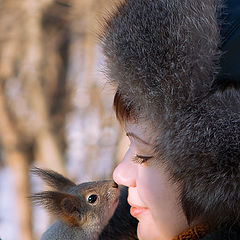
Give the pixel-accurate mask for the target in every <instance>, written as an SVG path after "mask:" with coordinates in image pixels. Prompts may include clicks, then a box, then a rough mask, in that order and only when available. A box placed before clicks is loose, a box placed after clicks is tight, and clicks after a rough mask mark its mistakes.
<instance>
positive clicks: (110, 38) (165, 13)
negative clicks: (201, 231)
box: [102, 0, 240, 226]
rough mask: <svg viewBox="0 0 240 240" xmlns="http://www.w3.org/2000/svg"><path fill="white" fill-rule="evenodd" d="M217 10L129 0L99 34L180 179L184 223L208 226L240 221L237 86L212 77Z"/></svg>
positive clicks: (214, 5)
mask: <svg viewBox="0 0 240 240" xmlns="http://www.w3.org/2000/svg"><path fill="white" fill-rule="evenodd" d="M221 9H222V6H221V1H219V0H204V1H199V0H191V1H188V0H126V3H125V4H121V6H120V7H118V9H117V11H116V13H115V14H114V15H113V16H112V17H111V18H110V19H109V20H108V22H107V24H106V29H105V34H104V36H103V38H102V45H103V50H104V54H105V56H106V63H107V69H106V73H107V76H108V78H109V79H110V81H111V82H112V83H113V84H115V85H117V91H118V92H119V93H120V94H121V95H122V97H123V99H124V101H125V105H126V107H127V106H128V105H130V106H131V107H133V108H134V111H135V114H136V115H137V116H143V117H145V118H146V119H147V120H150V121H151V123H152V125H153V126H154V127H155V129H156V131H157V132H158V137H157V140H156V145H155V149H156V154H157V156H158V157H157V159H158V162H159V163H163V165H164V166H166V168H167V169H168V171H169V172H170V173H171V176H172V180H173V181H174V182H177V183H178V184H179V185H180V187H179V193H180V196H179V198H180V202H181V204H182V207H183V210H184V212H185V214H186V217H187V219H188V221H189V223H190V222H192V221H193V220H194V219H198V218H199V217H200V218H201V217H202V218H203V220H206V221H208V222H209V223H210V225H211V226H219V225H221V224H223V223H225V222H232V221H234V223H238V222H239V221H240V204H239V201H240V93H239V89H238V88H234V84H230V85H229V86H228V85H225V86H224V88H223V86H221V85H220V84H221V83H220V82H218V81H216V76H217V73H218V72H219V62H220V58H221V54H220V51H219V49H220V44H221V42H220V30H219V28H220V25H221V24H220V22H219V19H218V16H219V12H220V11H221ZM216 83H217V84H219V85H216ZM225 84H226V81H225Z"/></svg>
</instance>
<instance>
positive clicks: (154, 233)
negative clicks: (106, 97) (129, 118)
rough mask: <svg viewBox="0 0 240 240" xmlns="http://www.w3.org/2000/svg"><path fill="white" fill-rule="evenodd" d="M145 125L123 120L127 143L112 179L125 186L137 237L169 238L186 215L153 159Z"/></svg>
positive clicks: (146, 239)
mask: <svg viewBox="0 0 240 240" xmlns="http://www.w3.org/2000/svg"><path fill="white" fill-rule="evenodd" d="M146 126H148V124H145V125H144V124H139V123H138V124H135V123H127V124H126V125H125V130H126V135H127V136H128V137H129V140H130V146H129V148H128V151H127V152H126V154H125V157H124V159H123V160H122V162H121V163H120V164H119V165H118V166H117V168H116V169H115V170H114V173H113V178H114V180H115V181H116V182H117V183H118V184H120V185H125V186H128V187H129V194H128V202H129V204H130V205H131V210H130V213H131V215H132V216H134V217H135V218H137V219H138V220H139V224H138V229H137V232H138V237H139V239H140V240H170V239H172V238H173V237H175V236H176V235H178V234H180V233H181V232H183V231H184V230H186V229H188V228H189V226H188V224H187V221H186V218H185V216H184V214H183V212H182V209H181V207H180V206H179V204H178V193H177V186H176V185H174V184H173V183H171V182H170V181H169V175H168V173H167V172H166V171H165V170H164V167H161V166H160V163H159V164H154V162H156V161H158V162H160V161H159V160H156V159H155V156H154V151H153V143H154V140H155V139H156V136H155V135H154V131H152V130H151V129H147V128H146Z"/></svg>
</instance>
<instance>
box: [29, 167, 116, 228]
mask: <svg viewBox="0 0 240 240" xmlns="http://www.w3.org/2000/svg"><path fill="white" fill-rule="evenodd" d="M32 173H34V174H36V175H38V176H40V177H41V178H42V179H43V180H44V181H45V182H46V183H47V184H48V185H50V186H51V187H54V188H55V190H54V191H44V192H40V193H36V194H33V195H32V196H31V200H32V201H33V202H34V203H36V204H38V205H41V206H43V207H45V208H46V209H47V210H48V211H49V212H50V213H52V214H54V215H55V216H56V217H57V218H58V220H60V221H62V222H63V223H66V224H67V225H68V226H70V227H72V226H77V227H81V228H85V229H87V228H90V229H91V228H97V229H100V230H101V229H102V228H103V227H104V226H105V225H106V224H107V222H108V221H109V219H110V218H111V217H112V215H113V213H114V211H115V209H116V207H117V204H118V197H119V187H118V185H117V184H116V183H115V182H114V181H112V180H103V181H95V182H87V183H82V184H79V185H76V184H74V183H73V182H71V181H70V180H69V179H67V178H65V177H63V176H62V175H60V174H58V173H56V172H54V171H50V170H43V169H39V168H34V169H33V170H32Z"/></svg>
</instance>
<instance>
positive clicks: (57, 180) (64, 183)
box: [31, 167, 76, 192]
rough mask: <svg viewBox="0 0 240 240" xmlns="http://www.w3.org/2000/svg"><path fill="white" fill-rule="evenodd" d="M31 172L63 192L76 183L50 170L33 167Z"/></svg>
mask: <svg viewBox="0 0 240 240" xmlns="http://www.w3.org/2000/svg"><path fill="white" fill-rule="evenodd" d="M31 173H32V174H34V175H37V176H39V177H40V178H41V179H42V180H43V181H44V182H45V183H46V184H47V185H48V186H50V187H52V188H54V189H56V190H58V191H63V192H65V191H67V190H68V189H70V188H71V187H75V186H76V184H75V183H73V182H72V181H71V180H69V179H67V178H65V177H64V176H62V175H61V174H59V173H56V172H54V171H52V170H46V169H41V168H37V167H34V168H32V169H31Z"/></svg>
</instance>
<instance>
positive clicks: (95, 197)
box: [87, 194, 98, 204]
mask: <svg viewBox="0 0 240 240" xmlns="http://www.w3.org/2000/svg"><path fill="white" fill-rule="evenodd" d="M97 198H98V196H97V195H95V194H92V195H90V196H89V197H88V199H87V201H88V202H89V203H90V204H93V203H95V202H96V201H97Z"/></svg>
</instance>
